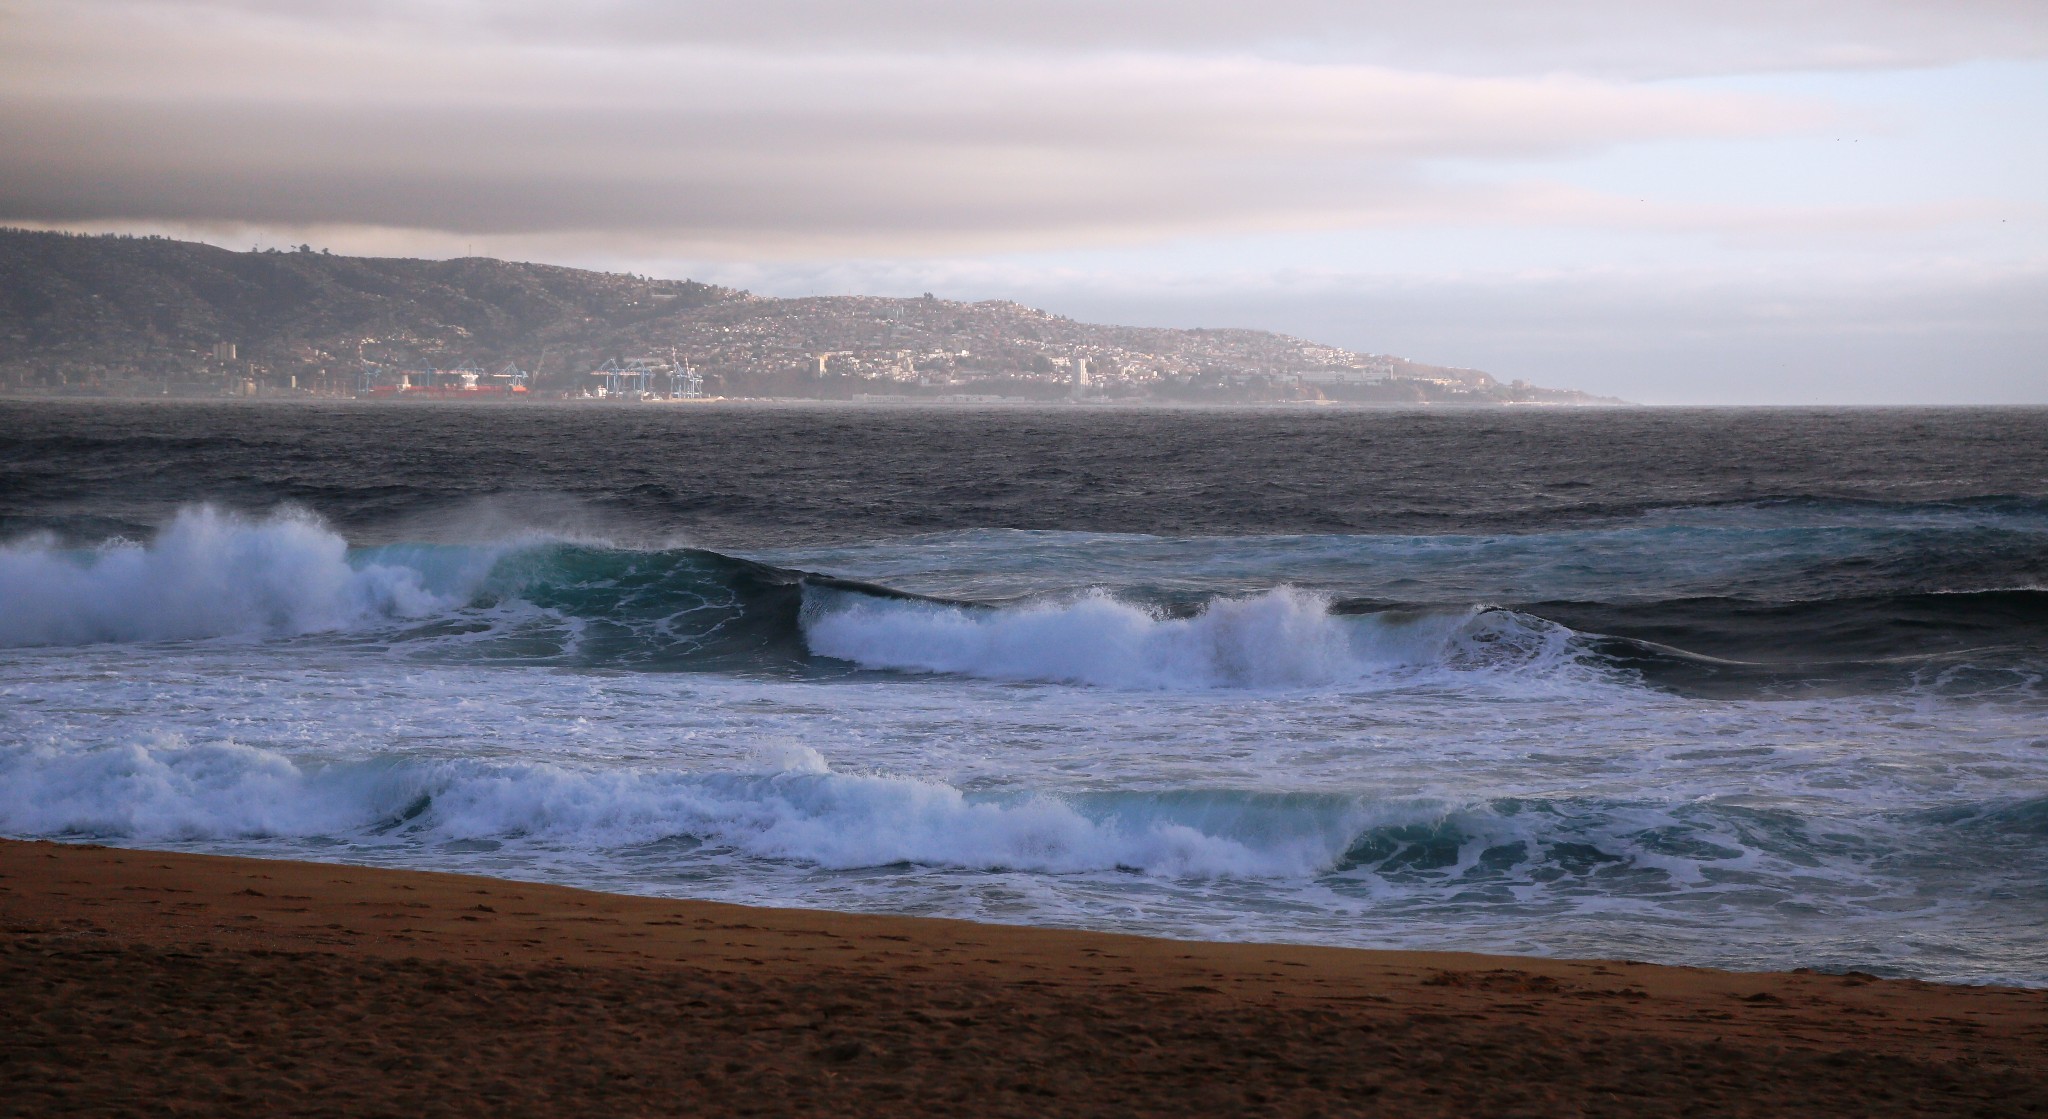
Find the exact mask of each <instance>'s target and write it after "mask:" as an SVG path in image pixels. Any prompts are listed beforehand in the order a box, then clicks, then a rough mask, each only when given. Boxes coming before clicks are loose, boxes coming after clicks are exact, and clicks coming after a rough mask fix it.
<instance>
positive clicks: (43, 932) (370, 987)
mask: <svg viewBox="0 0 2048 1119" xmlns="http://www.w3.org/2000/svg"><path fill="white" fill-rule="evenodd" d="M0 928H4V935H0V1084H4V1085H5V1086H6V1089H5V1091H4V1092H0V1115H22V1116H29V1115H35V1116H44V1115H121V1114H135V1115H141V1114H151V1115H236V1116H248V1115H272V1114H292V1115H304V1116H317V1115H351V1116H361V1115H406V1116H437V1115H492V1116H513V1115H534V1116H543V1115H545V1116H570V1115H606V1116H638V1115H723V1114H735V1115H738V1114H752V1115H906V1114H945V1115H956V1114H973V1115H997V1116H1001V1115H1018V1116H1025V1115H1033V1116H1035V1115H1052V1114H1057V1115H1162V1116H1163V1115H1197V1114H1202V1115H1209V1114H1215V1115H1237V1114H1245V1115H1287V1116H1294V1115H1303V1116H1306V1115H1363V1114H1369V1115H1380V1116H1408V1115H1417V1116H1422V1115H1429V1116H1434V1115H1445V1116H1451V1115H1460V1116H1462V1115H1490V1116H1508V1115H1527V1116H1550V1115H1558V1116H1567V1115H1568V1116H1598V1115H1609V1116H1634V1115H1652V1114H1656V1115H1800V1116H1827V1115H1858V1116H1875V1115H1940V1116H1958V1115H1985V1116H2023V1115H2035V1114H2041V1115H2048V992H2044V991H2039V990H2015V989H2003V988H1989V987H1952V986H1941V985H1935V984H1927V983H1918V982H1911V981H1899V980H1881V979H1874V978H1871V977H1867V976H1860V975H1854V974H1851V975H1846V976H1838V975H1821V974H1811V973H1793V974H1770V975H1766V974H1736V973H1726V972H1714V971H1706V970H1701V969H1694V968H1677V967H1657V966H1650V965H1644V964H1634V963H1622V962H1613V961H1609V962H1600V961H1558V960H1539V959H1523V958H1509V957H1487V956H1476V955H1466V954H1456V953H1417V952H1365V951H1355V950H1345V949H1325V948H1307V947H1293V946H1278V945H1265V944H1204V943H1186V942H1178V941H1168V940H1155V939H1146V938H1139V937H1128V936H1116V935H1108V934H1101V933H1082V932H1066V931H1058V930H1048V929H1031V928H1014V927H1002V926H987V925H976V924H969V923H965V922H958V921H943V920H928V919H917V918H896V917H875V916H852V915H845V914H837V913H823V912H812V911H801V910H768V909H749V908H742V907H737V906H730V905H718V904H710V903H702V902H690V901H673V900H664V899H654V898H637V897H621V896H614V895H607V894H595V893H588V892H584V891H579V890H571V889H563V888H557V887H548V886H537V885H530V884H525V883H513V882H502V881H496V880H491V879H482V878H472V877H463V876H457V875H442V874H425V873H415V872H406V871H392V870H369V869H363V868H359V867H353V866H337V865H327V864H313V863H292V862H277V861H258V860H248V859H232V858H220V857H211V856H198V855H179V854H162V853H157V852H150V851H135V850H119V849H110V848H101V847H90V846H81V845H65V844H53V843H28V842H7V841H0Z"/></svg>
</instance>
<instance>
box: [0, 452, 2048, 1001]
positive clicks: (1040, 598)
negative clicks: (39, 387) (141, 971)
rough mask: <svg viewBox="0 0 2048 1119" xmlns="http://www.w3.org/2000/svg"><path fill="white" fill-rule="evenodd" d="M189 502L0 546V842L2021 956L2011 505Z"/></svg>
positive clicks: (1285, 924)
mask: <svg viewBox="0 0 2048 1119" xmlns="http://www.w3.org/2000/svg"><path fill="white" fill-rule="evenodd" d="M272 422H274V421H272ZM933 422H937V421H933ZM259 426H260V425H259ZM203 496H204V495H203V494H193V493H186V492H178V493H170V494H166V495H164V503H163V504H162V505H161V507H159V508H157V509H156V510H155V511H153V512H151V511H136V510H130V509H114V510H112V511H111V512H104V511H103V512H98V513H93V514H91V515H90V516H89V517H84V518H81V517H78V516H76V515H73V514H64V515H59V514H57V513H53V512H48V510H53V509H56V508H58V503H57V502H56V501H55V500H54V499H53V498H52V499H43V500H42V503H41V504H36V503H35V502H33V501H31V502H30V504H31V505H32V506H33V508H34V509H38V510H44V512H38V513H36V514H35V515H34V516H27V515H23V514H21V513H20V512H18V511H16V512H14V513H13V514H12V519H11V520H9V521H5V522H0V524H4V525H5V526H6V527H7V528H8V531H6V532H5V533H4V534H0V712H4V717H0V834H5V835H9V836H16V837H38V838H57V839H64V840H72V841H93V842H103V843H113V844H121V845H134V846H142V847H151V848H162V849H179V850H192V851H211V852H226V853H237V854H252V855H262V856H272V857H291V858H305V859H320V860H333V861H345V862H356V863H365V864H374V865H386V866H404V867H418V868H432V869H444V870H458V871H467V872H474V873H481V874H491V875H497V876H502V877H509V878H525V879H535V880H544V881H554V882H563V883H569V884H575V885H582V886H590V887H595V888H600V889H607V890H617V891H624V892H633V893H647V894H663V895H673V896H688V897H701V898H713V899H718V900H727V901H736V902H744V903H752V904H771V905H791V906H807V907H824V908H835V909H846V910H860V911H873V912H895V913H913V914H931V915H945V916H955V917H965V918H972V919H977V920H989V921H1005V922H1020V923H1031V924H1050V925H1064V926H1073V927H1088V928H1103V929H1116V930H1122V931H1132V932H1144V933H1153V934H1159V935H1167V936H1179V937H1203V938H1217V939H1255V940H1284V941H1298V942H1309V943H1321V944H1345V945H1359V946H1377V947H1418V948H1422V947H1427V948H1462V949H1473V950H1483V951H1501V952H1523V953H1535V954H1551V955H1566V956H1603V957H1625V958H1634V959H1647V960H1657V961H1670V962H1683V963H1696V964H1708V965H1714V966H1723V967H1736V968H1790V967H1816V968H1834V969H1847V968H1855V969H1861V970H1867V971H1875V972H1879V973H1884V974H1899V975H1914V976H1921V977H1926V978H1935V979H1951V980H1965V981H1980V982H1981V981H2005V982H2019V983H2028V984H2040V983H2044V982H2048V935H2044V934H2043V932H2042V929H2043V928H2044V927H2048V723H2044V720H2043V714H2044V711H2048V703H2044V696H2043V693H2042V690H2041V683H2042V673H2043V670H2044V668H2048V655H2044V647H2048V645H2044V641H2043V636H2044V633H2048V591H2044V590H2043V589H2042V587H2043V574H2044V570H2048V564H2044V557H2048V502H2044V501H2043V500H2040V499H2037V498H2034V497H2030V496H2027V495H2025V494H2018V495H2015V494H2013V493H1996V494H1974V493H1973V494H1968V495H1964V496H1963V497H1962V498H1956V497H1940V496H1936V497H1933V498H1929V497H1926V496H1925V495H1911V496H1909V497H1908V498H1905V499H1899V498H1897V497H1896V495H1895V496H1894V497H1893V498H1885V499H1872V498H1853V499H1851V498H1843V497H1839V496H1826V495H1822V496H1802V497H1797V498H1783V497H1767V498H1762V499H1751V500H1727V501H1699V500H1681V501H1673V502H1665V503H1662V504H1655V505H1652V506H1649V507H1642V508H1632V509H1625V510H1621V511H1619V512H1614V511H1605V512H1602V513H1601V514H1600V515H1598V516H1574V517H1565V518H1559V517H1549V518H1547V519H1545V518H1539V519H1538V520H1537V521H1536V522H1533V523H1529V524H1521V525H1516V526H1513V527H1512V528H1511V529H1501V528H1498V527H1488V526H1485V525H1478V524H1463V525H1452V526H1443V527H1440V528H1438V529H1436V530H1431V531H1414V530H1400V531H1396V530H1393V529H1390V528H1387V527H1384V526H1383V527H1380V528H1377V529H1371V528H1370V526H1367V527H1368V528H1369V529H1370V530H1366V531H1344V532H1304V531H1298V530H1295V526H1285V525H1282V526H1277V527H1278V528H1279V529H1283V530H1279V531H1270V532H1234V533H1224V534H1186V533H1180V534H1176V533H1162V532H1148V531H1123V532H1119V531H1107V530H1104V529H1101V528H1094V527H1091V528H1080V529H1074V528H1068V529H1061V528H1040V529H1014V528H990V527H982V526H976V525H972V524H968V525H962V526H952V527H940V528H938V529H937V530H934V531H925V532H893V533H875V534H872V535H863V534H862V533H859V532H854V533H840V534H834V533H829V532H822V531H820V532H807V533H804V534H801V535H800V537H799V538H796V539H790V538H787V537H784V538H779V539H778V538H776V537H775V536H774V535H773V534H765V533H764V534H761V535H759V536H757V537H756V538H755V541H754V543H752V544H746V543H745V542H744V541H741V545H742V546H734V545H732V544H723V545H721V546H720V547H718V548H710V547H705V546H703V545H702V544H701V543H699V542H698V540H697V539H695V538H694V537H693V534H691V533H689V532H687V531H682V530H681V529H680V528H679V527H678V526H677V525H675V524H672V523H656V524H647V525H644V526H643V527H642V528H641V529H639V530H637V531H636V530H629V529H628V528H624V527H622V525H621V524H620V523H619V522H620V521H621V520H622V519H623V518H621V517H619V516H618V515H616V513H603V512H602V510H601V507H600V506H597V505H594V504H593V503H591V502H589V501H586V500H582V499H574V500H572V499H570V498H566V497H554V498H550V499H549V500H548V502H546V503H544V513H536V512H535V511H534V510H535V509H536V508H541V507H542V506H539V505H535V504H532V503H529V504H528V505H526V506H523V507H522V508H523V509H524V512H523V513H521V514H520V515H508V514H507V513H506V510H505V507H504V506H503V505H489V506H485V507H483V508H484V510H485V512H487V513H488V516H486V515H484V514H483V513H480V512H479V506H478V505H477V504H475V503H470V504H467V505H465V506H462V507H461V508H459V509H455V510H447V509H444V510H442V511H441V512H439V513H422V512H421V511H419V510H418V509H416V508H411V507H408V508H407V509H406V510H405V511H404V513H403V515H402V516H397V517H392V518H387V519H386V520H383V521H379V522H377V527H374V528H370V529H365V528H364V527H363V525H362V524H361V523H358V522H353V521H351V517H352V516H354V514H349V513H347V512H346V511H345V510H343V509H342V507H340V506H332V502H329V505H330V506H332V508H330V509H329V510H328V511H323V510H322V509H321V508H320V507H319V506H320V502H319V501H312V502H306V501H297V500H277V501H272V502H268V503H256V504H254V505H253V506H252V505H251V504H250V503H246V502H244V503H242V504H240V505H239V506H237V505H234V504H229V503H226V502H221V501H211V500H204V499H203ZM379 500H383V498H381V497H380V498H379ZM109 508H111V507H109ZM564 510H572V511H573V510H581V512H580V513H576V514H575V515H568V514H565V512H564ZM4 512H6V510H5V509H0V513H4ZM67 517H68V518H69V519H67ZM114 522H121V523H120V524H116V523H114ZM133 522H141V523H133ZM607 522H609V523H607ZM352 523H353V524H354V525H355V527H353V528H351V527H350V525H351V524H352ZM734 535H737V534H734ZM802 537H810V539H805V538H802Z"/></svg>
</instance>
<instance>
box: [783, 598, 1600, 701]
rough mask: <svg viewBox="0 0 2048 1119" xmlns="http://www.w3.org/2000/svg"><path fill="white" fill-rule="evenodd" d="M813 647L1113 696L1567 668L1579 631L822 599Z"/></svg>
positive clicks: (1434, 621)
mask: <svg viewBox="0 0 2048 1119" xmlns="http://www.w3.org/2000/svg"><path fill="white" fill-rule="evenodd" d="M804 637H805V640H806V642H807V643H808V645H809V647H810V650H811V651H812V652H813V653H816V654H818V655H821V656H827V657H833V658H837V659H839V660H846V661H852V662H853V663H855V664H859V665H862V666H864V667H868V668H888V669H897V670H903V671H914V672H938V673H951V674H956V675H963V676H977V677H982V678H984V679H993V680H1039V681H1052V682H1059V683H1075V684H1093V685H1097V686H1101V687H1109V688H1128V689H1139V690H1173V689H1184V688H1191V689H1203V688H1301V687H1315V686H1321V685H1331V684H1340V683H1353V682H1358V681H1362V680H1366V679H1370V678H1374V677H1382V676H1386V675H1388V674H1390V673H1398V672H1400V671H1402V670H1408V669H1416V668H1436V667H1451V668H1500V667H1532V666H1548V665H1556V664H1558V663H1561V662H1563V661H1565V660H1567V659H1568V651H1567V648H1566V646H1567V643H1568V639H1569V637H1570V631H1569V630H1566V629H1564V628H1563V627H1560V626H1555V625H1551V624H1549V623H1546V622H1543V621H1541V620H1539V619H1535V618H1528V617H1524V616H1522V615H1517V614H1511V613H1508V612H1506V611H1487V610H1477V609H1473V610H1465V611H1444V612H1435V613H1414V614H1406V615H1398V616H1397V615H1394V614H1373V615H1336V614H1332V613H1330V608H1329V601H1328V599H1327V598H1325V597H1323V596H1321V595H1316V594H1311V593H1308V592H1305V591H1301V590H1297V589H1295V588H1292V587H1278V588H1275V589H1273V590H1271V591H1268V592H1266V593H1264V594H1259V595H1253V596H1250V597H1245V598H1217V599H1214V600H1212V601H1210V602H1209V603H1208V604H1207V606H1206V607H1205V608H1204V609H1203V610H1202V611H1201V612H1200V613H1199V614H1196V615H1195V616H1193V617H1188V618H1171V617H1163V616H1161V615H1160V614H1159V613H1157V612H1155V611H1153V610H1149V609H1147V608H1145V607H1143V606H1138V605H1133V604H1131V603H1128V602H1123V601H1120V600H1118V599H1115V598H1112V597H1110V596H1109V595H1107V594H1103V593H1100V592H1096V593H1091V594H1087V595H1084V596H1082V597H1080V598H1076V599H1070V600H1066V601H1057V602H1042V603H1036V604H1031V605H1025V606H1017V607H1012V608H1009V609H1003V610H983V609H974V608H969V607H958V606H949V605H943V604H936V603H924V602H901V601H895V600H885V599H876V598H869V597H865V596H851V595H842V594H836V593H832V592H825V593H821V594H814V595H813V597H812V598H811V599H810V600H809V601H807V603H806V609H805V616H804Z"/></svg>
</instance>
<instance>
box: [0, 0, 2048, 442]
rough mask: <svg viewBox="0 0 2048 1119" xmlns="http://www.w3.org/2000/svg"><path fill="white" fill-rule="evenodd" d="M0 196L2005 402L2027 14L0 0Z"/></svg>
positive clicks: (370, 249)
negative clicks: (44, 0)
mask: <svg viewBox="0 0 2048 1119" xmlns="http://www.w3.org/2000/svg"><path fill="white" fill-rule="evenodd" d="M0 223H6V224H15V225H28V226H35V227H50V228H70V229H94V230H99V229H120V230H136V231H152V232H166V233H172V234H176V235H181V236H188V237H194V238H197V239H203V240H208V241H213V242H215V243H218V244H223V245H228V246H230V247H235V248H247V247H249V246H250V245H251V244H255V243H258V242H261V243H264V244H285V243H298V242H301V241H307V242H311V243H313V244H315V245H320V246H328V247H331V248H333V249H334V250H335V251H337V252H365V253H379V254H392V255H417V256H459V255H463V254H465V253H469V252H475V253H477V254H480V255H492V256H500V257H506V258H511V259H526V260H546V261H553V262H558V263H565V264H576V265H583V266H588V267H597V268H611V269H620V270H630V271H635V272H642V273H648V274H653V275H665V276H690V277H694V278H697V279H703V280H710V281H714V282H721V283H731V284H737V285H740V286H744V287H748V288H751V289H753V290H756V291H760V292H763V293H766V294H776V295H800V294H814V293H850V292H872V293H880V294H915V293H918V292H922V291H927V290H929V291H933V292H936V293H938V294H941V295H944V296H947V297H950V298H964V299H981V298H997V297H1002V298H1016V299H1021V300H1023V301H1026V302H1030V303H1034V304H1036V305H1039V306H1043V307H1046V308H1048V309H1050V310H1053V311H1056V312H1059V313H1063V314H1067V315H1071V316H1074V317H1076V318H1084V319H1096V320H1103V321H1119V322H1129V323H1144V324H1156V325H1166V326H1256V327H1265V328H1270V329H1277V330H1285V331H1288V332H1291V333H1296V334H1301V335H1305V336H1308V337H1311V338H1314V339H1317V340H1319V341H1326V342H1331V343H1334V344H1337V345H1342V346H1347V347H1350V348H1353V349H1360V350H1367V351H1373V352H1385V353H1396V354H1401V355H1403V356H1406V357H1411V358H1414V359H1416V360H1420V361H1429V362H1438V363H1444V364H1455V365H1470V366H1476V367H1479V368H1483V369H1486V370H1489V371H1491V372H1493V373H1495V374H1496V375H1498V376H1501V377H1503V378H1514V377H1523V378H1527V379H1530V380H1533V381H1537V382H1539V383H1546V384H1554V385H1567V386H1571V387H1577V388H1585V389H1590V390H1593V391H1597V392H1603V393H1611V394H1615V395H1619V396H1623V397H1626V398H1629V399H1633V400H1639V401H1645V402H1674V403H1678V402H1698V403H1820V402H1834V403H2006V402H2027V403H2048V3H2043V2H2041V0H1945V2H1935V0H1911V2H1908V0H1896V2H1894V0H1773V2H1760V0H1758V2H1752V0H1717V2H1716V3H1714V4H1700V3H1683V4H1679V3H1669V4H1667V3H1657V2H1654V0H1547V2H1543V3H1531V2H1528V0H1434V2H1431V3H1426V4H1425V3H1420V2H1414V0H1409V2H1402V3H1393V2H1372V0H1351V2H1338V0H1264V2H1262V3H1256V4H1254V3H1246V2H1243V0H1228V2H1226V0H1135V2H1128V3H1113V2H1100V0H1098V2H1084V0H983V2H979V3H963V2H960V0H897V2H877V3H852V2H839V3H829V2H806V0H731V2H726V0H719V2H702V3H692V2H688V0H610V2H585V3H580V4H560V3H538V2H533V3H528V2H523V0H408V2H395V0H394V2H388V3H387V2H378V0H355V2H351V3H341V2H291V0H147V2H141V3H137V2H132V0H60V2H24V0H0Z"/></svg>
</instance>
